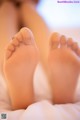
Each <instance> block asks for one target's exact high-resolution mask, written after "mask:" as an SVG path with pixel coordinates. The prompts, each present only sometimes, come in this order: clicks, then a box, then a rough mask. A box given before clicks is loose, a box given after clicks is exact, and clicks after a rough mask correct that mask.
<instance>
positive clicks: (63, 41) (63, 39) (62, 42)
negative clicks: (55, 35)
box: [60, 35, 66, 47]
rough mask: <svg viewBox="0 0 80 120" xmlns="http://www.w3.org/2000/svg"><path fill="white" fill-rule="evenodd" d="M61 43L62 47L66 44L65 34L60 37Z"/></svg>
mask: <svg viewBox="0 0 80 120" xmlns="http://www.w3.org/2000/svg"><path fill="white" fill-rule="evenodd" d="M60 45H61V47H64V46H66V37H65V36H64V35H62V36H61V37H60Z"/></svg>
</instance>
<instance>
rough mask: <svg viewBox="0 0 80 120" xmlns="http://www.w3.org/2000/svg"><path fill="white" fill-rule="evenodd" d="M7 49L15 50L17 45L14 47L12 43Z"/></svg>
mask: <svg viewBox="0 0 80 120" xmlns="http://www.w3.org/2000/svg"><path fill="white" fill-rule="evenodd" d="M7 49H8V50H11V51H14V50H15V47H14V46H13V45H12V44H10V45H9V46H8V47H7Z"/></svg>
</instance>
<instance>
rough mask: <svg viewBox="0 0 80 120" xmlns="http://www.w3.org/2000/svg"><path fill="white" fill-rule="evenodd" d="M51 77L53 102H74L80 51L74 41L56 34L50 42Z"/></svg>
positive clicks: (79, 68)
mask: <svg viewBox="0 0 80 120" xmlns="http://www.w3.org/2000/svg"><path fill="white" fill-rule="evenodd" d="M50 45H51V48H50V53H49V60H48V62H49V63H48V64H49V77H50V81H49V82H50V86H51V90H52V95H53V102H54V103H56V104H64V103H71V102H74V95H75V90H76V86H77V82H78V77H79V73H80V61H79V56H80V50H79V47H78V45H77V43H75V42H73V41H72V39H71V38H70V39H68V41H67V40H66V37H65V36H61V37H60V35H59V34H58V33H54V34H53V35H52V37H51V41H50Z"/></svg>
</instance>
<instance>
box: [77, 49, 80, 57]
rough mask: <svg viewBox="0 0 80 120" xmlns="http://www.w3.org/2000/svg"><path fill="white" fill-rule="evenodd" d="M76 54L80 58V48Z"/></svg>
mask: <svg viewBox="0 0 80 120" xmlns="http://www.w3.org/2000/svg"><path fill="white" fill-rule="evenodd" d="M76 53H77V55H78V56H79V57H80V48H78V49H77V51H76Z"/></svg>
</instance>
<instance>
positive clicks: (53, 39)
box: [50, 32, 60, 49]
mask: <svg viewBox="0 0 80 120" xmlns="http://www.w3.org/2000/svg"><path fill="white" fill-rule="evenodd" d="M59 40H60V35H59V34H58V33H56V32H55V33H53V34H52V36H51V38H50V47H51V49H56V48H58V46H59Z"/></svg>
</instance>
